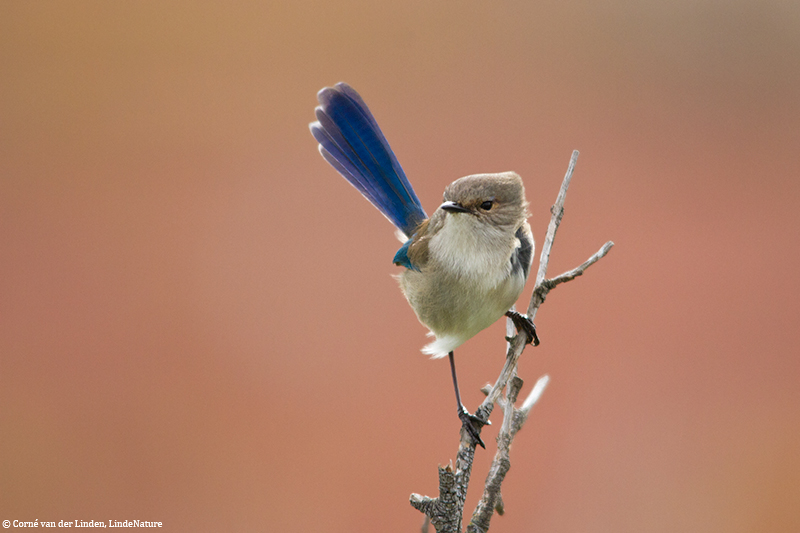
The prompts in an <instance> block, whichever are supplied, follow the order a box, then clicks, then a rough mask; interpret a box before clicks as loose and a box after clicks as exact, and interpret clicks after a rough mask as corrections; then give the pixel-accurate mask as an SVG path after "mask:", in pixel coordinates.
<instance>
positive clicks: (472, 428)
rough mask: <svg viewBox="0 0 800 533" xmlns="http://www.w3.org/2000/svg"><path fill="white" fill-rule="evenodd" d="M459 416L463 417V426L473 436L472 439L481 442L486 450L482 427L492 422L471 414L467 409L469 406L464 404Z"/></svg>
mask: <svg viewBox="0 0 800 533" xmlns="http://www.w3.org/2000/svg"><path fill="white" fill-rule="evenodd" d="M458 418H460V419H461V427H463V428H464V429H465V430H466V431H467V433H468V434H469V436H470V437H471V438H472V441H473V442H474V443H475V444H479V445H480V447H481V448H483V449H484V450H485V449H486V445H484V444H483V440H482V439H481V428H482V427H483V426H489V425H491V424H492V423H491V422H489V421H488V420H487V421H486V422H484V421H483V420H481V419H480V418H478V417H477V416H475V415H473V414H470V412H469V411H467V408H466V407H464V406H463V405H462V406H461V408H460V409H459V410H458Z"/></svg>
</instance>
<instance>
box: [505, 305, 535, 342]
mask: <svg viewBox="0 0 800 533" xmlns="http://www.w3.org/2000/svg"><path fill="white" fill-rule="evenodd" d="M506 316H507V317H508V318H510V319H511V321H512V322H514V327H516V328H517V331H518V332H520V331H524V332H525V335H527V336H528V344H533V345H534V346H539V336H538V335H537V334H536V325H535V324H534V323H533V322H532V321H531V319H530V318H528V317H527V316H526V315H523V314H521V313H517V312H516V311H508V312H506ZM506 340H508V341H511V339H509V338H508V337H506Z"/></svg>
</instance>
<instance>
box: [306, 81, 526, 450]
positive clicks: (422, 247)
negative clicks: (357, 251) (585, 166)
mask: <svg viewBox="0 0 800 533" xmlns="http://www.w3.org/2000/svg"><path fill="white" fill-rule="evenodd" d="M317 100H318V101H319V104H320V105H319V106H317V107H316V109H315V115H316V119H317V120H316V121H315V122H312V123H311V124H309V128H310V130H311V134H312V135H313V136H314V139H315V140H316V141H317V142H318V143H319V144H318V149H319V152H320V154H321V155H322V157H323V158H324V159H325V160H326V161H327V162H328V163H330V165H331V166H333V168H334V169H336V170H337V171H338V172H339V174H341V175H342V176H343V177H344V178H345V179H346V180H347V181H348V182H349V183H350V184H351V185H353V186H354V187H355V188H356V189H357V190H358V191H359V192H360V193H361V194H362V195H363V196H364V197H365V198H366V199H367V200H369V202H370V203H372V204H373V205H374V206H375V207H376V208H377V209H378V210H379V211H380V212H381V213H382V214H383V215H384V216H385V217H386V218H387V219H389V221H390V222H391V223H392V224H393V225H394V226H395V227H396V228H397V231H396V234H397V236H398V238H400V240H401V242H402V246H401V247H400V249H399V250H398V251H397V253H396V254H395V256H394V258H393V263H394V264H395V265H398V266H400V267H402V268H403V270H402V271H401V273H400V274H399V275H397V276H396V278H397V280H398V282H399V284H400V289H401V291H402V293H403V295H404V296H405V298H406V300H407V301H408V303H409V304H410V306H411V308H412V309H413V310H414V313H415V314H416V316H417V318H418V319H419V321H420V322H421V323H422V324H423V325H424V326H425V327H427V328H428V330H429V333H428V335H429V336H432V337H433V338H434V340H433V342H431V343H429V344H427V345H426V346H425V347H424V348H422V351H423V353H426V354H428V355H431V356H432V357H433V358H442V357H445V356H448V358H449V361H450V370H451V375H452V379H453V387H454V389H455V395H456V403H457V404H458V416H459V418H460V420H461V423H462V427H463V428H464V430H466V432H467V433H468V434H469V435H470V436H471V438H472V440H473V442H474V443H475V444H477V445H480V446H481V447H483V448H485V447H486V446H485V444H484V443H483V440H482V439H481V438H480V428H481V427H482V426H483V425H484V424H485V423H488V421H487V422H483V421H481V420H480V419H479V418H478V417H476V416H474V415H472V414H471V413H470V412H469V411H468V410H467V409H466V407H465V406H464V404H463V403H462V401H461V394H460V392H459V388H458V379H457V377H456V369H455V358H454V350H455V349H456V348H458V347H459V346H461V345H462V344H463V343H464V342H466V341H467V340H469V339H470V338H472V337H473V336H475V335H476V334H477V333H478V332H480V331H482V330H483V329H485V328H487V327H489V326H490V325H492V324H493V323H495V322H496V321H497V320H498V319H500V318H501V317H503V316H508V317H509V318H511V319H512V321H513V323H514V325H515V327H516V329H517V331H518V332H524V333H525V335H526V342H527V343H529V344H533V345H534V346H535V345H538V344H539V337H538V335H537V332H536V326H535V325H534V324H533V322H532V321H531V320H530V319H529V318H528V317H527V316H526V315H523V314H521V313H518V312H516V311H515V310H513V309H512V306H513V305H514V303H515V302H516V300H517V298H518V297H519V295H520V294H521V292H522V290H523V288H524V286H525V282H526V281H527V278H528V274H529V272H530V268H531V263H532V259H533V252H534V249H535V245H534V240H533V235H532V233H531V228H530V225H529V224H528V222H527V219H528V217H529V216H530V215H529V213H528V201H527V200H526V198H525V187H524V185H523V182H522V179H521V178H520V176H519V175H517V174H516V173H515V172H500V173H493V174H492V173H489V174H473V175H469V176H465V177H462V178H459V179H456V180H455V181H453V182H452V183H450V185H448V186H447V187H446V188H445V190H444V195H443V198H442V203H441V204H440V205H439V206H438V207H437V208H436V210H435V211H434V212H433V214H432V215H431V216H430V217H428V215H427V214H426V213H425V210H424V209H423V207H422V204H421V202H420V200H419V198H418V197H417V195H416V193H415V192H414V189H413V188H412V186H411V183H410V182H409V181H408V178H407V177H406V175H405V172H404V171H403V169H402V167H401V166H400V164H399V162H398V161H397V157H396V156H395V154H394V152H393V151H392V149H391V148H390V146H389V143H388V142H387V141H386V137H385V136H384V134H383V132H382V131H381V129H380V127H379V126H378V123H377V121H376V120H375V118H374V116H373V115H372V112H371V111H370V110H369V108H368V107H367V104H366V103H365V102H364V100H363V99H362V98H361V96H360V95H359V94H358V93H357V92H356V91H355V90H354V89H353V88H352V87H350V86H349V85H347V84H346V83H344V82H340V83H337V84H336V85H335V86H334V87H325V88H323V89H322V90H320V91H319V92H318V93H317Z"/></svg>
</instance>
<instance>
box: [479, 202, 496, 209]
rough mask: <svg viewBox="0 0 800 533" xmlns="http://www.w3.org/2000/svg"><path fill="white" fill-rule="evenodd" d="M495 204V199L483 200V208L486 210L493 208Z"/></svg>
mask: <svg viewBox="0 0 800 533" xmlns="http://www.w3.org/2000/svg"><path fill="white" fill-rule="evenodd" d="M493 205H494V202H493V201H491V200H486V201H485V202H483V203H482V204H481V209H483V210H484V211H488V210H489V209H491V208H492V206H493Z"/></svg>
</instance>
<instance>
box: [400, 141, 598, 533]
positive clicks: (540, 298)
mask: <svg viewBox="0 0 800 533" xmlns="http://www.w3.org/2000/svg"><path fill="white" fill-rule="evenodd" d="M577 159H578V151H577V150H575V151H573V152H572V158H571V159H570V163H569V167H568V169H567V173H566V175H565V176H564V180H563V182H562V184H561V189H560V190H559V192H558V197H557V198H556V203H555V204H554V205H553V207H552V208H551V209H550V212H551V215H552V216H551V218H550V224H549V226H548V228H547V235H546V236H545V239H544V244H543V245H542V252H541V256H540V258H539V270H538V273H537V275H536V286H535V287H534V289H533V293H532V294H531V299H530V303H529V304H528V309H527V316H528V317H529V318H530V319H531V320H533V318H534V317H535V316H536V312H537V311H538V309H539V307H540V306H541V305H542V303H543V302H544V300H545V298H546V296H547V293H549V292H550V291H551V290H552V289H553V288H555V287H556V286H557V285H559V284H561V283H564V282H566V281H570V280H573V279H575V278H576V277H577V276H580V275H581V274H583V272H584V271H585V270H586V269H587V268H588V267H590V266H591V265H592V264H594V263H595V262H597V261H598V260H599V259H600V258H601V257H603V256H605V255H606V254H607V253H608V251H609V250H610V249H611V247H612V246H613V245H614V243H613V242H611V241H609V242H607V243H606V244H605V245H603V247H602V248H601V249H600V250H599V251H598V252H597V253H596V254H594V255H593V256H592V257H590V258H589V259H588V260H587V261H586V262H584V263H583V264H582V265H580V266H578V267H577V268H575V269H573V270H570V271H568V272H565V273H563V274H561V275H559V276H556V277H555V278H553V279H550V280H548V279H547V278H546V274H547V266H548V264H549V262H550V252H551V250H552V248H553V241H554V239H555V235H556V230H558V226H559V225H560V224H561V218H562V217H563V216H564V202H565V200H566V195H567V189H568V188H569V183H570V180H571V179H572V173H573V171H574V169H575V163H576V162H577ZM506 329H507V331H508V334H509V338H510V339H511V340H510V341H509V343H508V349H507V353H506V361H505V364H504V365H503V369H502V370H501V371H500V375H499V376H498V378H497V381H495V383H494V385H492V386H491V387H489V386H487V387H484V389H483V390H484V393H485V394H486V399H485V400H484V401H483V403H481V405H480V407H478V409H477V410H476V411H475V416H477V417H478V418H479V419H480V420H482V421H484V422H485V421H488V420H489V415H490V414H491V412H492V409H493V408H494V404H495V403H499V404H500V406H501V408H502V409H503V412H504V416H503V424H502V426H501V427H500V432H499V434H498V436H497V453H496V454H495V457H494V460H493V461H492V465H491V467H490V469H489V475H488V476H487V478H486V483H485V485H484V491H483V496H482V497H481V500H480V502H478V505H477V507H476V508H475V511H474V513H473V515H472V520H471V521H470V524H469V526H468V527H467V531H468V532H471V533H483V532H486V531H488V529H489V523H490V520H491V517H492V514H493V513H494V512H495V511H497V512H498V513H499V514H502V513H503V502H502V496H501V492H500V487H501V485H502V483H503V480H504V479H505V475H506V473H507V472H508V469H509V468H510V467H511V462H510V459H509V452H510V447H511V442H512V441H513V440H514V437H515V436H516V434H517V432H518V431H519V430H520V429H521V428H522V425H523V424H524V423H525V421H526V420H527V418H528V414H529V413H530V410H531V408H532V407H533V405H534V404H535V403H536V402H537V401H538V400H539V398H540V397H541V395H542V392H543V391H544V388H545V387H546V386H547V382H548V381H549V377H547V376H543V377H541V378H539V380H538V381H537V382H536V385H535V386H534V388H533V390H532V391H531V393H530V394H529V395H528V397H527V398H526V399H525V400H524V401H523V403H522V406H521V407H520V408H519V409H518V408H516V407H514V404H515V403H516V401H517V396H518V395H519V392H520V389H521V388H522V384H523V383H522V380H521V379H520V378H519V377H517V375H516V374H517V365H518V363H519V357H520V356H521V355H522V352H523V350H524V349H525V345H526V341H527V336H526V334H524V333H522V334H517V335H516V336H514V337H510V336H511V335H513V334H514V327H513V323H512V321H511V319H509V320H508V321H507V325H506ZM503 389H506V395H505V398H503V399H501V398H500V396H501V394H502V391H503ZM474 457H475V442H473V439H472V438H471V437H470V436H469V435H467V434H466V432H465V431H462V432H461V443H460V445H459V448H458V454H457V455H456V465H455V469H453V466H452V465H448V466H447V467H444V468H442V467H439V496H438V497H437V498H429V497H427V496H420V495H419V494H412V495H411V498H410V502H411V505H412V506H413V507H414V508H415V509H418V510H419V511H421V512H423V513H424V514H425V515H427V516H428V517H429V518H430V522H431V523H432V524H433V527H434V528H436V531H437V533H456V532H458V533H460V532H461V520H462V515H463V509H464V499H465V498H466V494H467V487H468V485H469V477H470V473H471V471H472V461H473V459H474Z"/></svg>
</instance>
